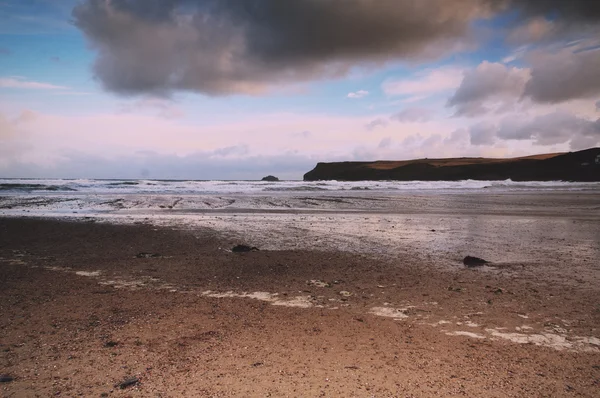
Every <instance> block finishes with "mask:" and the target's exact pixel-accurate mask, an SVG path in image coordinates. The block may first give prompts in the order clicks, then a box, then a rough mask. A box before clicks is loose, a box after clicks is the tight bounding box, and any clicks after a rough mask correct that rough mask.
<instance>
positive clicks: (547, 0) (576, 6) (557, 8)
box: [511, 0, 600, 23]
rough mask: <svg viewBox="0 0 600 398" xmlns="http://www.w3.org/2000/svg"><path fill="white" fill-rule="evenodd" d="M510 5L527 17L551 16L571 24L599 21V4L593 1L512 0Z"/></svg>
mask: <svg viewBox="0 0 600 398" xmlns="http://www.w3.org/2000/svg"><path fill="white" fill-rule="evenodd" d="M511 5H512V6H513V7H515V8H516V9H518V10H520V11H521V12H522V14H523V15H524V16H529V17H539V16H548V15H553V16H554V17H555V18H556V19H558V20H564V21H568V22H572V23H594V22H597V21H600V3H598V2H597V1H595V0H568V1H565V0H513V1H512V3H511Z"/></svg>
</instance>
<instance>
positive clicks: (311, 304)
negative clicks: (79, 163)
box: [0, 199, 600, 397]
mask: <svg viewBox="0 0 600 398" xmlns="http://www.w3.org/2000/svg"><path fill="white" fill-rule="evenodd" d="M588 200H589V199H588ZM586 206H587V205H586ZM482 213H485V212H482ZM258 216H260V217H266V218H265V220H266V221H269V215H268V214H262V215H249V216H248V217H246V218H243V217H241V216H240V215H237V214H231V215H228V217H231V219H225V220H224V219H222V218H220V219H219V218H218V217H222V215H219V214H205V215H201V216H199V217H198V218H197V219H194V218H192V219H190V217H187V218H186V219H185V222H180V223H177V222H173V221H172V220H173V218H171V221H170V222H166V221H165V222H164V223H162V224H163V225H162V226H160V225H158V224H161V222H160V218H159V217H154V218H153V219H151V220H145V219H144V218H147V217H144V218H141V217H140V218H132V219H130V220H129V222H130V223H134V222H137V223H138V224H132V225H112V224H109V223H104V222H94V219H83V220H79V221H78V222H65V221H56V220H43V219H35V218H23V219H16V218H0V287H1V289H0V310H1V311H2V314H3V316H2V318H1V321H0V336H1V337H0V374H8V375H10V376H12V377H14V378H15V380H14V381H12V382H9V383H0V393H1V394H2V396H7V397H21V396H51V395H52V396H57V395H58V396H77V395H81V396H101V394H107V396H117V397H118V396H122V397H126V396H139V397H149V396H150V397H152V396H155V397H159V396H162V397H172V396H173V397H178V396H179V397H185V396H205V397H235V396H249V397H255V396H256V397H264V396H273V397H275V396H290V397H304V396H344V397H371V396H375V397H398V396H400V397H412V396H414V397H421V396H456V395H462V396H465V395H466V396H490V397H510V396H513V397H522V396H540V397H541V396H553V397H554V396H588V397H593V396H597V395H598V394H599V393H600V330H599V329H598V327H599V325H600V307H599V304H598V303H600V287H599V286H600V285H599V284H598V283H597V278H598V274H599V273H600V270H599V268H600V265H599V264H598V262H597V261H596V260H597V259H598V257H597V252H596V250H597V244H598V241H594V237H595V236H597V235H596V234H597V223H594V220H593V217H591V218H586V217H585V212H584V211H582V212H581V213H579V214H578V213H577V212H574V213H572V214H571V215H567V217H565V215H564V214H563V215H560V216H558V215H555V216H543V215H538V216H535V217H533V216H531V217H533V218H534V219H535V220H534V221H530V222H527V217H523V216H521V218H520V219H524V220H525V221H523V222H521V221H519V220H520V219H513V218H510V217H509V216H504V217H496V218H494V215H492V214H480V220H479V221H480V222H479V223H477V225H478V229H477V233H474V234H470V235H469V233H468V232H465V231H469V230H470V229H469V227H468V222H467V221H465V220H467V218H464V217H463V218H460V217H459V218H456V217H448V216H447V215H446V216H443V215H441V216H440V215H439V214H437V215H435V216H432V215H431V214H429V215H422V216H419V217H415V216H414V215H406V214H404V215H401V214H395V215H393V214H388V215H383V216H381V215H370V216H368V217H367V218H368V220H362V221H360V222H359V220H358V219H355V218H352V217H357V215H347V217H349V218H340V217H341V216H340V215H337V216H336V215H331V216H327V217H333V220H330V221H331V222H330V223H327V220H326V219H322V220H321V221H318V220H317V219H316V218H315V217H326V216H323V215H318V214H312V215H310V214H308V215H306V214H305V215H298V214H292V215H289V217H293V219H291V220H290V221H289V222H287V221H286V222H282V219H281V218H278V219H276V220H271V223H270V224H269V222H258V219H253V218H252V217H258ZM201 217H204V218H201ZM207 217H208V218H207ZM234 217H235V219H234ZM240 217H241V218H240ZM301 217H307V218H306V219H304V220H303V219H301ZM311 217H313V219H311ZM336 217H337V218H336ZM373 217H380V218H381V217H384V218H383V219H381V220H379V219H377V218H373ZM411 217H412V218H411ZM432 217H433V218H432ZM440 217H441V221H440ZM444 217H446V218H447V219H448V220H447V221H445V224H444V221H443V219H444ZM507 217H508V218H507ZM408 219H411V220H413V221H412V224H411V223H410V222H409V221H407V220H408ZM425 219H431V223H430V224H428V223H426V222H423V221H422V220H425ZM190 220H192V221H190ZM376 220H378V221H376ZM386 220H392V221H391V222H386ZM489 220H495V221H494V222H490V221H489ZM573 221H575V222H576V223H580V224H581V225H580V226H579V227H569V228H567V227H565V226H569V225H571V224H573ZM465 222H466V223H467V224H461V223H465ZM311 223H312V225H311ZM390 223H392V224H393V225H394V226H395V228H393V229H396V228H398V229H402V227H403V226H404V229H405V230H408V231H413V230H416V231H420V230H422V237H421V238H419V239H416V240H415V239H413V240H411V241H406V240H405V239H400V238H401V237H402V236H404V235H403V234H392V233H391V232H389V231H390V230H391V229H392V228H391V226H390V225H389V224H390ZM502 223H504V224H502ZM434 224H435V225H437V227H432V225H434ZM253 225H254V226H257V227H256V228H253V227H252V226H253ZM352 225H354V229H355V230H356V229H357V228H366V229H368V230H369V231H370V233H366V230H363V231H362V232H363V233H362V234H360V233H358V232H354V233H350V232H351V231H352V227H351V226H352ZM443 225H446V227H447V228H446V230H445V229H444V227H443ZM461 225H462V226H461ZM498 225H504V228H498ZM258 226H262V227H258ZM278 226H279V227H278ZM377 226H379V227H377ZM226 227H227V228H226ZM472 228H474V226H473V225H472V226H471V230H472ZM494 228H496V230H494ZM431 229H435V230H436V231H431ZM378 230H380V232H379V234H380V235H377V233H378ZM243 231H245V233H243ZM266 231H271V232H270V234H266ZM293 231H296V232H293ZM343 231H350V232H349V233H348V234H347V235H346V236H344V235H343V233H342V232H343ZM515 231H516V232H515ZM359 232H360V231H359ZM282 234H283V235H286V234H287V235H288V236H282ZM336 234H337V235H336ZM444 234H445V235H444ZM410 235H411V236H413V235H414V234H410ZM456 235H458V236H456ZM511 235H512V237H511ZM336 236H337V237H336ZM360 236H368V237H370V239H371V240H373V242H371V241H369V240H368V239H367V240H365V242H364V244H363V245H362V246H361V240H360ZM382 236H389V237H390V239H391V240H390V241H389V242H387V243H386V242H383V243H385V244H383V245H380V246H378V244H379V243H382V242H381V239H379V238H380V237H382ZM468 236H471V237H472V240H471V243H470V244H465V246H463V247H459V246H456V245H455V246H453V245H451V244H450V245H449V244H448V243H447V242H459V241H461V240H463V241H464V239H465V237H468ZM494 236H498V237H499V238H498V239H499V240H498V242H500V241H501V240H502V239H509V237H510V239H513V241H515V242H516V241H518V240H519V239H520V240H521V241H522V245H521V246H519V249H520V251H517V250H512V251H511V250H508V246H504V249H495V250H494V251H492V252H491V253H484V254H487V255H491V256H492V257H494V258H492V259H491V260H493V261H494V264H492V266H490V267H483V268H476V269H470V268H465V267H464V266H462V265H461V264H460V258H461V256H462V255H463V254H475V255H477V254H480V252H481V251H482V250H483V249H482V248H485V247H492V246H493V245H492V243H493V242H487V241H486V239H493V237H494ZM340 237H341V238H340ZM519 237H520V238H519ZM311 239H312V240H311ZM535 239H539V245H537V246H536V245H534V244H532V242H535ZM548 239H550V241H548ZM553 239H556V241H554V240H553ZM559 239H560V240H559ZM378 240H379V243H378V242H377V241H378ZM482 240H483V241H484V243H481V241H482ZM403 241H405V242H406V245H401V243H402V242H403ZM427 241H430V242H436V241H439V242H446V243H444V244H443V245H442V244H441V243H440V245H441V247H442V248H441V249H436V247H438V246H436V245H435V244H432V245H431V247H432V249H431V250H427V246H426V244H425V242H427ZM513 241H510V242H513ZM415 242H417V243H415ZM418 242H421V243H418ZM237 243H248V244H252V245H257V246H259V247H260V248H261V249H262V250H261V251H258V252H251V253H232V252H230V251H229V249H230V248H231V247H232V246H233V245H234V244H237ZM394 245H395V246H396V247H397V250H395V251H394V250H393V249H392V248H393V246H394ZM377 247H379V248H380V249H378V250H375V249H373V248H377ZM552 248H557V249H556V250H554V251H553V250H551V249H552ZM308 249H310V250H308ZM339 249H344V251H342V250H339ZM469 249H472V251H478V253H473V252H469V253H464V252H465V251H466V250H469ZM503 251H504V252H505V253H507V255H506V256H505V258H504V259H503V256H501V254H502V252H503ZM511 252H512V253H515V252H517V253H518V252H520V253H527V255H525V254H522V256H523V257H522V258H520V257H519V258H517V257H518V256H517V257H510V255H508V253H511ZM569 252H570V253H569ZM140 253H148V254H149V255H142V256H139V257H138V256H137V255H139V254H140ZM382 253H385V254H386V255H382ZM150 254H156V255H157V256H150ZM569 259H570V261H568V260H569ZM128 377H137V378H138V379H139V383H137V384H135V385H133V386H130V387H127V388H125V389H120V388H118V387H115V386H116V385H117V384H118V383H119V382H121V381H123V380H124V379H125V378H128Z"/></svg>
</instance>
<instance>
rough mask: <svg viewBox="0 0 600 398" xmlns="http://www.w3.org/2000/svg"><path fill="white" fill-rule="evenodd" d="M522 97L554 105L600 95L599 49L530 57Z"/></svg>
mask: <svg viewBox="0 0 600 398" xmlns="http://www.w3.org/2000/svg"><path fill="white" fill-rule="evenodd" d="M530 58H531V60H530V62H531V80H529V81H528V82H527V85H526V86H525V95H526V96H530V97H531V98H532V99H534V100H535V101H537V102H546V103H557V102H562V101H567V100H569V99H573V98H590V97H597V96H598V95H600V50H598V49H596V50H594V51H587V52H580V53H576V54H573V53H571V52H568V51H563V52H560V53H556V54H533V55H532V56H531V57H530Z"/></svg>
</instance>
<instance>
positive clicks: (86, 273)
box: [75, 271, 101, 277]
mask: <svg viewBox="0 0 600 398" xmlns="http://www.w3.org/2000/svg"><path fill="white" fill-rule="evenodd" d="M100 273H101V272H100V271H76V272H75V275H79V276H87V277H95V276H100Z"/></svg>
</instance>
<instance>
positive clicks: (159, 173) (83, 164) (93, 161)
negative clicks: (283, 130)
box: [0, 148, 317, 180]
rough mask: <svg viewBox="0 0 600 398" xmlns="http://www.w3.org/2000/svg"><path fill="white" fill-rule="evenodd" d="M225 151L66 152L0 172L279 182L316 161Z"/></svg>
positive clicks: (9, 174) (289, 155)
mask: <svg viewBox="0 0 600 398" xmlns="http://www.w3.org/2000/svg"><path fill="white" fill-rule="evenodd" d="M0 151H1V149H0ZM227 151H228V149H227V148H222V149H217V150H215V151H199V152H195V153H192V154H189V155H183V156H181V155H172V154H160V153H155V152H152V151H144V152H137V153H135V154H129V155H122V156H117V157H111V158H109V157H104V156H100V155H96V154H93V153H89V152H79V151H68V152H64V153H63V154H62V156H61V158H60V160H58V161H57V162H56V163H55V164H54V165H52V166H51V167H47V166H43V165H39V164H35V163H31V162H27V161H22V160H20V161H16V162H14V163H12V164H10V165H8V166H5V167H2V163H1V162H0V170H2V171H3V175H4V176H7V177H21V178H28V177H31V178H40V177H45V178H155V179H206V180H207V179H213V180H237V179H259V178H261V177H262V176H265V175H267V174H273V175H276V176H278V177H279V178H282V179H291V178H298V176H302V174H304V173H306V172H307V171H309V170H310V169H312V168H313V167H314V166H315V164H316V162H317V160H316V159H314V158H311V157H309V156H302V155H297V154H294V153H284V154H281V155H272V156H264V155H256V156H244V157H232V156H222V154H221V152H227Z"/></svg>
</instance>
